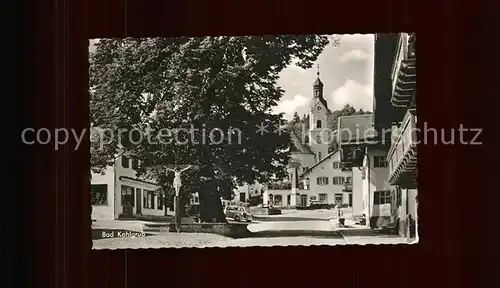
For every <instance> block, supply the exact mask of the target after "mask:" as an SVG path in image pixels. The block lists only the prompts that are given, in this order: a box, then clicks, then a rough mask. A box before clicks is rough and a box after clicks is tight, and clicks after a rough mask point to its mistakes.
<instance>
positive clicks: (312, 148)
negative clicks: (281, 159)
mask: <svg viewBox="0 0 500 288" xmlns="http://www.w3.org/2000/svg"><path fill="white" fill-rule="evenodd" d="M330 114H331V113H330V110H329V108H328V103H327V101H326V100H325V98H324V97H323V83H322V82H321V79H320V77H319V72H318V77H317V78H316V81H315V82H314V83H313V98H312V100H311V105H310V109H309V130H308V131H307V137H304V136H305V135H300V136H299V135H297V134H296V133H295V132H294V131H293V130H292V131H290V137H291V140H292V144H293V145H292V147H291V149H290V153H291V161H290V162H291V164H290V166H289V168H288V174H289V177H288V178H287V179H285V180H284V181H282V182H280V183H277V184H276V183H273V184H270V185H268V186H267V189H265V192H264V196H263V204H264V205H273V206H279V207H284V206H288V207H296V206H307V205H309V204H310V203H311V202H312V201H319V202H322V203H329V204H334V203H337V204H345V205H347V206H350V207H351V206H352V203H353V198H352V187H351V185H350V184H351V181H352V171H346V170H343V169H341V165H340V152H339V151H335V152H332V153H328V147H329V143H330V142H331V141H332V137H333V135H334V134H333V131H331V129H328V117H329V116H330Z"/></svg>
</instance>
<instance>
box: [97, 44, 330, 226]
mask: <svg viewBox="0 0 500 288" xmlns="http://www.w3.org/2000/svg"><path fill="white" fill-rule="evenodd" d="M328 42H329V40H328V38H327V37H325V36H315V35H311V36H295V35H291V36H245V37H227V36H221V37H199V38H188V37H177V38H154V39H109V40H101V41H99V42H98V43H97V44H96V49H95V52H94V53H93V54H91V57H90V87H91V89H90V94H91V95H90V112H91V122H92V124H93V125H94V126H98V127H101V128H106V129H107V131H112V133H113V136H114V137H109V139H108V141H107V142H106V143H108V144H107V145H106V147H107V148H106V149H105V150H101V151H100V152H99V153H94V152H93V153H92V159H91V160H92V163H91V165H92V166H93V169H94V170H98V169H99V168H102V167H103V166H104V165H105V163H109V162H111V161H113V159H114V158H115V157H116V153H115V151H116V149H115V148H117V147H118V146H119V144H123V145H124V147H125V148H126V150H127V151H131V152H133V153H134V155H135V157H137V158H139V159H141V160H143V161H142V162H141V163H142V164H141V165H140V168H139V173H141V174H145V175H149V176H152V177H153V178H155V179H156V180H157V181H158V182H159V183H160V184H161V186H162V191H164V192H165V193H167V191H172V189H171V185H170V184H171V183H172V182H171V181H172V177H173V175H171V174H168V175H167V174H166V173H165V170H164V166H169V165H184V166H186V165H196V166H195V167H194V168H192V169H190V170H187V171H186V172H185V173H184V174H183V185H184V186H183V187H182V189H181V191H182V195H181V198H182V197H184V198H185V199H187V198H188V196H186V195H188V194H189V193H191V192H198V193H199V197H200V210H201V211H200V218H201V220H202V221H203V222H210V221H212V220H215V221H217V222H224V221H225V217H224V215H223V213H222V206H221V203H220V197H221V196H224V195H227V194H230V193H232V191H233V188H234V185H236V184H238V183H239V184H241V183H243V182H247V183H253V182H254V181H259V182H262V183H264V182H266V181H267V180H268V179H269V178H270V177H278V178H282V177H284V176H285V175H286V169H285V167H286V165H287V164H288V158H289V155H288V152H287V148H288V147H289V144H290V139H289V136H288V135H287V134H286V133H280V131H277V132H276V131H275V128H276V127H278V126H279V125H281V121H282V117H283V115H282V114H274V113H272V108H273V107H274V106H276V105H277V104H278V102H279V100H280V98H281V96H282V95H283V92H284V91H283V90H282V88H280V87H279V86H278V85H277V80H278V74H279V72H280V71H281V70H283V68H285V67H286V66H288V65H290V64H291V63H292V60H294V62H295V63H296V65H298V66H300V67H302V68H310V67H312V64H313V62H314V61H315V60H316V59H317V57H318V55H319V54H320V53H321V52H322V50H323V48H324V47H325V45H327V44H328ZM258 126H262V127H266V126H267V127H266V132H267V133H259V132H258V131H257V129H258V128H257V127H258ZM132 129H135V130H132ZM162 129H163V130H162ZM120 130H121V131H128V132H126V133H121V134H120ZM261 131H262V130H261ZM211 133H212V134H211ZM118 135H121V137H118ZM130 135H132V136H133V137H132V138H142V141H135V140H140V139H132V140H133V141H130V140H128V138H130V137H129V136H130ZM210 135H213V139H211V138H210ZM127 140H128V141H127ZM221 140H222V141H221ZM110 147H111V148H110ZM184 166H183V167H184ZM167 194H168V193H167Z"/></svg>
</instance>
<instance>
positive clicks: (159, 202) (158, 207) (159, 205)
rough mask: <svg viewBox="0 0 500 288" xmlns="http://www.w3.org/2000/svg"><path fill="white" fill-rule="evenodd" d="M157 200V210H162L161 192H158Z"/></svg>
mask: <svg viewBox="0 0 500 288" xmlns="http://www.w3.org/2000/svg"><path fill="white" fill-rule="evenodd" d="M157 199H158V201H156V202H157V203H158V206H157V208H156V209H158V210H163V195H161V194H158V198H157Z"/></svg>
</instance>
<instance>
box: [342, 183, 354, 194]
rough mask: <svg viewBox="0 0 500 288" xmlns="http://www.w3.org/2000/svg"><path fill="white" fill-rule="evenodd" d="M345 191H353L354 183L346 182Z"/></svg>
mask: <svg viewBox="0 0 500 288" xmlns="http://www.w3.org/2000/svg"><path fill="white" fill-rule="evenodd" d="M342 191H343V192H352V183H348V182H347V183H344V188H343V189H342Z"/></svg>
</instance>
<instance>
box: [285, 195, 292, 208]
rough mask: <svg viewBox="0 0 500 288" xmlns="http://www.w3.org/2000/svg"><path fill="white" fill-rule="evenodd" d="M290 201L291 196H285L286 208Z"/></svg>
mask: <svg viewBox="0 0 500 288" xmlns="http://www.w3.org/2000/svg"><path fill="white" fill-rule="evenodd" d="M291 200H292V195H287V196H286V205H287V206H290V203H291V202H290V201H291Z"/></svg>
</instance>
